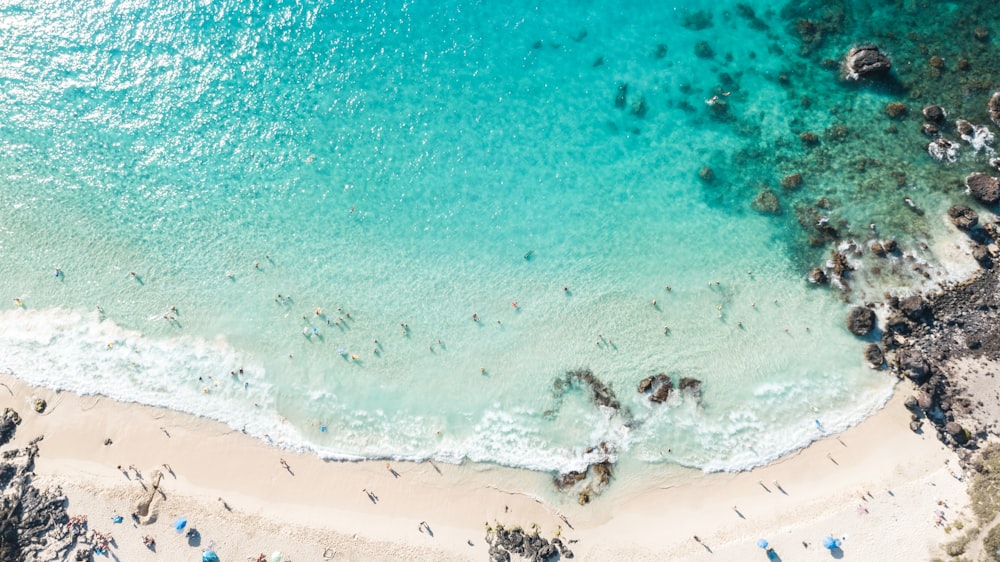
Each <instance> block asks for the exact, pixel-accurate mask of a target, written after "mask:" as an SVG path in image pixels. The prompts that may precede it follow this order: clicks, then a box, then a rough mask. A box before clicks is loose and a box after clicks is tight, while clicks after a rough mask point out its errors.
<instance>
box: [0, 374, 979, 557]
mask: <svg viewBox="0 0 1000 562" xmlns="http://www.w3.org/2000/svg"><path fill="white" fill-rule="evenodd" d="M0 382H3V383H6V384H7V385H8V386H10V388H11V389H12V391H13V392H14V398H13V399H12V402H13V404H12V405H13V407H14V408H15V409H17V410H18V411H19V412H21V414H22V416H23V417H24V419H25V422H24V423H22V425H21V427H20V428H19V429H18V433H17V437H16V438H15V445H18V446H21V445H24V444H25V443H26V442H27V441H28V440H30V439H32V438H34V437H36V436H38V435H42V434H44V435H45V439H44V441H42V442H41V444H40V448H41V453H40V456H39V460H38V463H37V465H36V473H37V479H36V484H37V485H39V486H52V485H57V484H58V485H60V486H61V487H62V489H63V491H64V492H65V493H66V495H67V496H68V497H69V500H70V507H69V511H70V514H87V515H88V516H89V520H90V527H91V528H93V529H97V530H102V531H111V532H112V533H113V535H114V537H115V539H116V543H117V547H116V548H115V549H113V550H112V554H113V555H114V556H115V557H117V559H119V560H123V561H130V562H131V561H139V562H141V561H145V560H170V561H183V560H200V559H201V558H200V553H201V550H202V548H204V547H205V546H207V545H209V544H210V543H214V546H215V549H216V551H217V552H218V554H219V557H220V559H221V560H222V561H223V562H232V561H243V560H246V559H247V558H248V557H250V556H252V555H257V554H259V553H267V554H270V553H272V552H273V551H276V550H280V551H282V552H283V553H285V554H286V560H295V561H297V562H304V561H320V560H324V559H332V560H359V561H360V560H365V561H368V560H414V561H421V560H427V561H430V560H435V561H439V560H477V561H483V560H487V559H488V556H487V554H486V549H487V545H486V543H485V542H484V540H483V536H484V532H483V525H484V522H487V521H491V522H492V521H494V520H499V521H500V522H502V523H505V524H510V525H515V524H520V525H522V526H524V527H528V526H529V525H530V524H532V523H537V524H538V525H539V526H540V527H541V531H542V534H543V536H545V537H547V538H551V537H552V534H553V533H554V532H555V531H556V529H557V528H558V527H559V526H561V527H562V530H561V532H562V536H563V539H564V540H567V539H574V540H576V541H578V542H575V543H573V544H571V545H570V547H571V548H572V549H573V551H574V552H575V554H576V559H578V560H636V561H642V560H657V561H660V560H664V559H670V560H754V559H759V560H766V557H765V556H764V554H763V552H762V551H761V550H760V549H759V548H757V546H756V542H757V539H758V538H766V539H767V540H769V541H770V542H771V545H772V546H773V547H774V548H775V549H776V551H777V552H778V554H779V555H780V556H781V557H782V559H784V560H786V561H787V560H827V559H830V553H829V552H828V551H826V550H825V549H823V548H822V547H821V545H820V542H821V540H822V538H823V537H824V536H825V535H827V534H833V535H834V536H837V537H841V538H844V540H843V553H844V559H849V560H928V559H929V558H931V557H932V556H933V555H936V554H937V549H938V545H939V544H942V543H944V542H945V541H947V540H948V539H949V538H950V537H949V535H948V534H947V533H945V531H944V529H943V528H942V527H941V526H936V525H935V515H934V511H935V509H943V510H944V511H945V512H946V514H947V518H948V520H949V521H954V520H955V519H956V518H962V515H961V514H960V513H961V512H962V510H964V509H966V506H967V503H968V497H967V495H966V492H965V486H964V484H963V483H962V482H959V481H958V480H956V479H955V478H953V477H952V476H951V475H950V474H949V470H948V468H947V467H946V463H948V464H949V465H950V466H951V467H953V470H954V471H956V472H957V471H958V469H957V466H958V465H957V462H956V458H955V455H954V454H953V453H952V452H950V451H948V450H947V449H946V448H945V447H944V446H943V445H941V444H940V443H938V441H937V440H936V439H935V438H934V436H932V435H916V434H914V433H912V432H910V431H909V429H908V427H907V423H908V421H909V418H908V415H909V414H908V412H907V411H906V410H905V409H904V408H903V406H902V400H903V398H904V397H905V396H906V395H909V394H910V390H909V388H908V387H905V388H904V387H902V386H901V387H900V389H899V391H898V392H897V396H896V397H895V398H894V399H893V400H892V401H890V403H889V404H888V406H887V407H886V408H885V409H884V410H883V411H881V412H879V413H878V414H876V415H875V416H873V417H872V418H870V419H868V420H866V421H865V422H863V423H862V424H860V425H859V426H858V427H855V428H853V429H850V430H848V431H846V432H844V433H842V434H840V435H839V436H834V437H830V438H828V439H825V440H823V441H820V442H817V443H815V444H814V445H813V446H811V447H809V448H807V449H805V450H803V451H800V452H798V453H796V454H793V455H790V456H788V457H786V458H784V459H782V460H781V461H779V462H776V463H773V464H771V465H769V466H766V467H763V468H760V469H757V470H754V471H751V472H747V473H740V474H707V475H706V474H701V473H694V474H692V475H690V476H688V477H685V478H683V481H682V482H680V483H679V484H678V482H676V479H677V476H676V473H671V475H670V476H669V477H668V476H666V475H665V474H664V472H667V471H665V470H663V469H662V468H658V467H650V477H649V479H648V482H647V483H644V486H643V487H644V489H643V490H640V491H636V492H634V493H633V492H624V493H617V494H615V493H614V490H612V493H610V494H607V495H606V496H603V497H599V498H597V499H596V500H595V501H594V502H593V503H592V504H591V505H588V506H578V505H577V504H576V503H575V501H574V499H573V498H566V501H565V502H562V503H559V504H558V505H551V504H550V503H547V502H544V501H540V500H537V499H535V498H536V497H540V496H542V495H544V494H545V492H546V490H547V487H548V486H551V484H550V479H549V477H548V476H546V475H539V474H534V473H529V472H524V471H517V470H512V469H504V468H498V467H491V466H483V465H467V466H450V465H443V464H437V465H436V467H435V466H433V465H431V464H430V463H422V464H412V463H393V465H392V468H393V469H394V470H396V471H398V473H399V477H398V478H397V477H394V476H393V475H392V474H390V473H389V471H388V470H387V468H386V465H385V463H381V462H359V463H329V462H324V461H322V460H320V459H318V458H316V457H314V456H312V455H308V454H294V453H290V452H288V451H280V450H277V449H274V448H271V447H269V446H267V445H265V444H263V443H261V442H259V441H257V440H254V439H251V438H249V437H247V436H245V435H242V434H240V433H239V432H236V431H233V430H231V429H229V428H228V427H226V426H224V425H222V424H219V423H216V422H212V421H209V420H204V419H199V418H194V417H192V416H188V415H183V414H178V413H175V412H170V411H165V410H161V409H156V408H149V407H144V406H138V405H134V404H120V403H116V402H114V401H111V400H109V399H107V398H102V397H93V396H88V397H78V396H76V395H73V394H69V393H58V394H57V393H53V392H51V391H48V390H45V389H33V388H31V387H27V386H25V385H23V384H21V383H19V382H17V381H16V380H14V379H12V378H10V377H0ZM0 393H2V395H3V396H5V397H6V396H8V394H7V393H6V391H5V390H0ZM33 396H39V397H42V398H45V399H47V400H48V402H49V410H48V411H47V412H46V413H45V414H44V415H38V414H36V413H35V412H34V411H32V409H31V407H30V399H31V398H32V397H33ZM161 428H162V429H161ZM164 430H166V431H164ZM168 433H169V436H168V435H167V434H168ZM106 438H110V439H112V441H113V444H112V445H110V446H105V445H104V444H103V442H104V440H105V439H106ZM828 455H829V456H828ZM281 458H284V459H286V460H287V462H288V463H289V466H290V468H291V470H290V471H288V470H285V469H284V468H283V467H282V466H281V464H280V463H279V459H281ZM163 463H167V464H169V465H170V468H171V469H173V474H174V475H171V474H167V475H166V477H165V478H164V479H163V483H162V486H161V489H162V490H163V492H164V494H165V499H164V498H162V497H161V498H159V499H157V500H155V501H154V504H153V508H152V510H153V512H154V513H155V514H156V520H155V521H154V522H152V523H150V524H149V525H142V526H138V527H136V526H135V525H133V523H132V521H131V519H130V518H129V515H130V514H131V513H132V511H133V510H134V509H135V504H136V502H137V501H138V500H139V499H140V498H141V497H142V496H143V494H144V492H143V489H142V487H141V485H140V484H139V483H138V482H136V481H135V480H134V479H129V478H126V477H125V475H123V474H122V472H120V471H119V470H118V469H117V468H116V466H117V465H122V466H123V467H127V466H128V465H130V464H134V465H135V466H136V467H137V468H139V469H140V470H141V471H142V473H143V475H144V479H145V480H146V481H148V480H149V478H150V477H151V472H152V471H153V470H154V469H156V468H160V469H163V468H162V464H163ZM439 470H440V472H439ZM775 481H777V482H778V483H780V485H781V487H782V489H783V490H784V492H785V493H783V492H781V491H779V490H778V489H777V487H776V486H775V484H774V482H775ZM759 482H763V483H764V485H766V486H767V487H768V488H769V489H770V491H766V490H765V489H764V488H763V487H762V486H761V485H760V484H759ZM612 486H614V483H612ZM362 489H367V490H370V491H373V492H374V493H375V494H376V495H377V496H378V498H379V501H378V503H377V504H374V503H372V502H371V501H369V499H368V497H367V496H366V495H365V494H364V493H363V492H362ZM890 491H891V493H890ZM514 492H516V493H514ZM868 492H870V493H871V496H870V497H868V498H867V499H862V495H864V494H866V493H868ZM938 500H943V501H944V502H945V503H946V504H947V508H945V507H943V506H939V505H938V504H937V501H938ZM226 506H229V510H227V508H226ZM734 506H735V507H737V508H738V509H739V511H740V512H741V513H742V514H743V516H744V517H745V519H744V518H741V517H740V516H739V515H737V514H736V513H735V512H734V510H733V507H734ZM859 506H860V508H861V509H859ZM508 509H509V511H507V510H508ZM863 509H867V513H865V512H864V511H863ZM230 510H231V511H230ZM115 513H118V514H121V515H122V516H123V517H124V518H125V521H124V522H123V523H121V524H113V523H112V521H111V518H112V516H113V515H114V514H115ZM560 515H565V517H566V518H567V520H568V521H569V522H570V523H571V524H572V526H573V528H572V529H571V528H569V527H568V526H567V525H566V524H565V523H563V521H562V520H561V519H560ZM179 516H184V517H186V518H187V519H188V520H189V522H190V523H189V525H190V526H194V527H196V528H197V529H198V530H199V531H200V532H201V545H200V547H199V546H191V545H189V544H188V541H187V540H186V539H185V538H184V537H183V536H182V535H178V534H177V533H175V532H174V530H173V521H174V520H175V519H176V518H177V517H179ZM421 521H426V522H427V523H428V524H429V526H430V528H431V530H432V531H433V536H429V535H428V534H426V533H421V532H419V531H418V524H419V523H420V522H421ZM965 521H966V522H969V521H971V519H970V518H966V519H965ZM144 534H150V535H153V536H154V537H155V538H156V544H157V548H156V552H155V553H154V552H151V551H149V550H148V549H146V548H145V547H144V546H143V545H142V543H141V537H142V536H143V535H144ZM694 535H697V536H698V537H699V538H700V539H701V540H702V543H701V544H699V543H698V542H696V541H695V540H694V539H693V536H694ZM470 541H471V543H472V545H470V544H469V542H470ZM803 541H806V542H808V543H809V546H808V548H805V547H804V546H803V544H802V542H803ZM709 549H711V553H710V552H709ZM667 554H669V556H667ZM514 559H515V560H517V558H516V557H515V558H514Z"/></svg>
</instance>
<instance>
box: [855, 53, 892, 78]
mask: <svg viewBox="0 0 1000 562" xmlns="http://www.w3.org/2000/svg"><path fill="white" fill-rule="evenodd" d="M890 69H892V62H891V61H890V60H889V57H887V56H885V54H883V53H882V51H880V50H879V48H878V47H877V46H875V45H861V46H859V47H853V48H851V50H850V51H848V52H847V55H846V56H845V57H844V77H845V78H847V79H849V80H862V79H875V78H881V77H883V76H885V75H886V74H888V73H889V70H890Z"/></svg>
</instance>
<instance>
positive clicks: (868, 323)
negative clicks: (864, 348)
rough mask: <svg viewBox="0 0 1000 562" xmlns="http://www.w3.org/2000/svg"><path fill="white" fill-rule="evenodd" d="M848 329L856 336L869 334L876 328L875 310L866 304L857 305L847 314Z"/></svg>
mask: <svg viewBox="0 0 1000 562" xmlns="http://www.w3.org/2000/svg"><path fill="white" fill-rule="evenodd" d="M847 329H848V330H849V331H850V332H851V333H852V334H854V335H855V336H867V335H868V334H870V333H871V332H872V330H874V329H875V312H874V311H873V310H872V309H870V308H866V307H864V306H856V307H854V308H853V309H851V312H850V313H849V314H848V315H847Z"/></svg>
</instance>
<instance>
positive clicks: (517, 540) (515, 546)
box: [486, 525, 573, 562]
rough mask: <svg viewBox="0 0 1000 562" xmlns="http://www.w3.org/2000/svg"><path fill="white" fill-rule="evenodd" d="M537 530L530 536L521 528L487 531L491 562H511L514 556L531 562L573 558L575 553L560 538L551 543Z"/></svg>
mask: <svg viewBox="0 0 1000 562" xmlns="http://www.w3.org/2000/svg"><path fill="white" fill-rule="evenodd" d="M535 529H536V530H534V531H532V533H531V534H528V533H527V532H525V531H524V530H523V529H521V528H520V527H514V528H511V529H508V528H506V527H504V526H503V525H497V527H496V528H495V529H494V528H491V527H487V529H486V542H487V543H488V544H489V545H490V548H489V551H488V553H489V556H490V562H510V557H511V555H512V554H514V555H517V556H519V557H521V558H523V559H526V560H529V561H530V562H549V561H550V560H555V559H557V558H560V557H561V558H566V559H570V558H573V551H571V550H570V549H568V548H567V547H566V545H565V544H564V543H563V542H562V540H561V539H559V538H558V537H555V538H553V539H552V540H551V541H549V540H547V539H544V538H542V537H541V536H539V534H538V531H537V526H536V527H535Z"/></svg>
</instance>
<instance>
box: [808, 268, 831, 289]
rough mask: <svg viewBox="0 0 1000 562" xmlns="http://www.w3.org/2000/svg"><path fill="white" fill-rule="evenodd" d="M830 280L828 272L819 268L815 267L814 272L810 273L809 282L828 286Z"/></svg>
mask: <svg viewBox="0 0 1000 562" xmlns="http://www.w3.org/2000/svg"><path fill="white" fill-rule="evenodd" d="M829 281H830V280H829V279H828V278H827V277H826V272H825V271H823V270H822V269H820V268H818V267H814V268H813V270H812V271H810V272H809V282H810V283H815V284H817V285H826V284H827V283H829Z"/></svg>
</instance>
